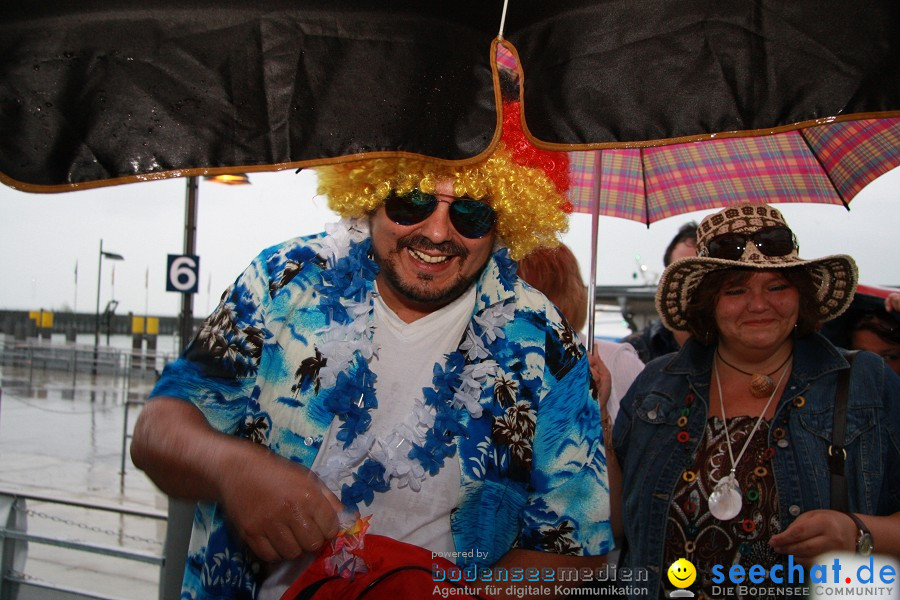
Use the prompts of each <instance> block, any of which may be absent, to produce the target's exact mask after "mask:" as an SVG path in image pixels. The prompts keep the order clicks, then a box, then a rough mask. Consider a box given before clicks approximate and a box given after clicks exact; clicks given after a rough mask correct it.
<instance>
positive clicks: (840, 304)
mask: <svg viewBox="0 0 900 600" xmlns="http://www.w3.org/2000/svg"><path fill="white" fill-rule="evenodd" d="M779 226H780V227H784V228H787V226H788V225H787V222H786V221H785V220H784V217H783V216H781V213H780V212H779V211H778V210H776V209H774V208H772V207H771V206H769V205H767V204H738V205H735V206H729V207H728V208H725V209H723V210H720V211H719V212H717V213H715V214H712V215H710V216H708V217H706V218H705V219H703V221H702V222H701V223H700V227H699V228H698V229H697V253H698V256H696V257H688V258H682V259H681V260H678V261H675V262H674V263H672V264H671V265H669V266H668V267H667V268H666V270H665V271H664V272H663V274H662V277H661V278H660V280H659V287H658V288H657V292H656V310H657V312H658V313H659V315H660V317H661V318H662V322H663V324H664V325H665V326H666V327H668V328H669V329H676V330H685V329H687V321H686V320H685V318H684V314H685V309H686V307H687V305H688V301H689V300H690V299H691V296H692V295H693V293H694V290H695V289H696V288H697V286H698V285H699V284H700V282H701V281H702V280H703V276H704V275H706V274H707V273H709V272H710V271H716V270H720V269H730V268H736V267H737V268H751V269H783V268H787V267H797V266H805V267H806V268H807V269H808V270H809V271H810V273H811V274H812V278H813V282H814V283H815V284H816V288H817V291H816V300H817V301H818V309H819V316H820V318H821V321H823V322H824V321H828V320H830V319H833V318H835V317H837V316H838V315H840V314H841V313H842V312H844V311H845V310H847V307H848V306H850V302H851V301H852V300H853V293H854V292H855V291H856V280H857V277H858V273H857V270H856V262H854V260H853V259H852V258H851V257H849V256H847V255H846V254H835V255H832V256H826V257H824V258H817V259H814V260H804V259H802V258H800V256H799V255H798V250H799V246H798V244H797V241H796V238H794V237H793V234H791V237H792V246H793V247H792V248H790V250H789V252H787V254H784V255H783V256H766V255H765V254H763V253H762V252H761V251H760V249H759V248H758V247H757V245H756V244H755V243H753V242H752V241H750V240H749V236H750V235H752V234H753V233H756V232H759V231H760V230H762V229H764V228H768V227H779ZM767 231H769V230H767ZM728 233H734V234H745V235H747V236H748V238H747V241H746V247H745V248H744V251H743V254H742V255H741V256H740V258H737V259H736V260H728V259H725V258H713V257H712V256H710V254H711V253H710V243H711V242H713V239H714V238H716V237H717V236H720V235H723V234H728ZM720 240H721V238H720ZM713 245H714V246H715V245H716V244H715V243H714V244H713Z"/></svg>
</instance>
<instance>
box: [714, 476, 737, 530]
mask: <svg viewBox="0 0 900 600" xmlns="http://www.w3.org/2000/svg"><path fill="white" fill-rule="evenodd" d="M742 504H743V499H742V497H741V486H740V485H738V482H737V480H736V479H735V478H734V475H733V474H729V475H727V476H726V477H723V478H722V479H721V480H720V481H719V483H717V484H716V487H715V488H714V489H713V491H712V494H710V495H709V512H710V513H711V514H712V516H714V517H715V518H717V519H718V520H720V521H727V520H729V519H733V518H735V517H736V516H737V515H738V513H739V512H741V505H742Z"/></svg>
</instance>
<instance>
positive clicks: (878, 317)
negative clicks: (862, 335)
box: [850, 310, 900, 344]
mask: <svg viewBox="0 0 900 600" xmlns="http://www.w3.org/2000/svg"><path fill="white" fill-rule="evenodd" d="M854 331H871V332H872V333H874V334H875V335H877V336H878V337H880V338H881V339H882V340H884V341H885V342H888V343H889V344H900V322H898V319H897V318H895V317H893V316H892V315H891V314H889V313H887V312H885V311H883V310H879V311H865V312H861V313H860V314H859V315H858V316H857V317H856V318H855V320H854V322H853V326H852V327H851V330H850V332H851V334H852V333H853V332H854Z"/></svg>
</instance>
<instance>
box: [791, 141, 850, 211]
mask: <svg viewBox="0 0 900 600" xmlns="http://www.w3.org/2000/svg"><path fill="white" fill-rule="evenodd" d="M798 133H799V134H800V139H801V140H803V143H804V144H806V147H807V148H808V149H809V153H810V154H812V156H813V158H815V159H816V163H817V164H818V165H819V168H820V169H822V172H823V173H824V174H825V177H827V178H828V181H829V182H831V187H833V188H834V191H835V192H836V193H837V196H838V198H840V199H841V204H843V205H844V208H846V209H847V210H848V211H849V210H850V204H849V203H848V202H847V201H846V200H844V194H842V193H841V189H840V188H839V187H838V185H837V184H836V183H835V182H834V179H832V178H831V173H829V172H828V169H826V168H825V165H823V164H822V161H821V160H819V154H818V152H816V149H815V148H813V147H812V144H810V143H809V140H808V139H807V138H806V129H805V128H804V129H801V130H800V131H799V132H798Z"/></svg>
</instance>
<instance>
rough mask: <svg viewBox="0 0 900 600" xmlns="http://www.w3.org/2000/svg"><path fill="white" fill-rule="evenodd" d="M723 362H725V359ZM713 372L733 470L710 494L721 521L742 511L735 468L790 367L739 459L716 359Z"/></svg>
mask: <svg viewBox="0 0 900 600" xmlns="http://www.w3.org/2000/svg"><path fill="white" fill-rule="evenodd" d="M716 356H718V358H719V360H722V357H721V356H719V351H718V348H717V349H716ZM791 356H793V353H791ZM791 356H788V360H790V359H791ZM722 362H724V360H723V361H722ZM787 363H788V361H787V360H786V361H784V363H783V364H782V365H781V367H778V368H779V369H780V368H782V367H784V366H785V365H787ZM725 364H728V363H725ZM738 370H740V369H738ZM713 372H714V373H715V375H716V386H718V389H719V406H721V408H722V427H724V428H725V443H726V445H727V447H728V458H729V459H730V460H731V472H730V473H728V475H726V476H725V477H723V478H722V479H720V480H719V483H717V484H716V487H715V488H713V491H712V493H711V494H710V495H709V512H710V514H712V516H714V517H715V518H717V519H719V520H720V521H727V520H729V519H733V518H734V517H736V516H737V515H738V513H739V512H741V506H742V504H743V497H742V495H741V486H740V485H739V484H738V482H737V478H736V477H735V474H734V472H735V469H737V465H738V463H739V462H740V461H741V458H743V456H744V451H745V450H747V446H749V445H750V440H751V439H752V438H753V434H755V433H756V430H757V429H758V428H759V424H760V423H762V420H763V419H764V418H765V416H766V411H768V410H769V406H770V405H771V404H772V399H773V398H775V392H776V391H778V386H780V385H781V382H782V381H783V380H784V376H785V375H786V374H787V372H788V369H784V371H783V372H782V373H781V377H779V378H778V383H777V384H775V386H774V388H773V389H772V391H771V393H770V394H769V400H768V402H766V406H765V408H763V409H762V413H760V415H759V418H758V419H756V424H754V425H753V429H751V430H750V433H749V434H748V435H747V439H746V440H744V447H743V448H741V451H740V452H739V453H738V456H737V459H735V458H734V454H733V453H732V451H731V436H730V434H729V433H728V421H726V420H725V401H724V400H723V399H722V381H721V379H720V378H719V368H718V367H717V361H715V360H714V361H713ZM773 374H774V371H773Z"/></svg>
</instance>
